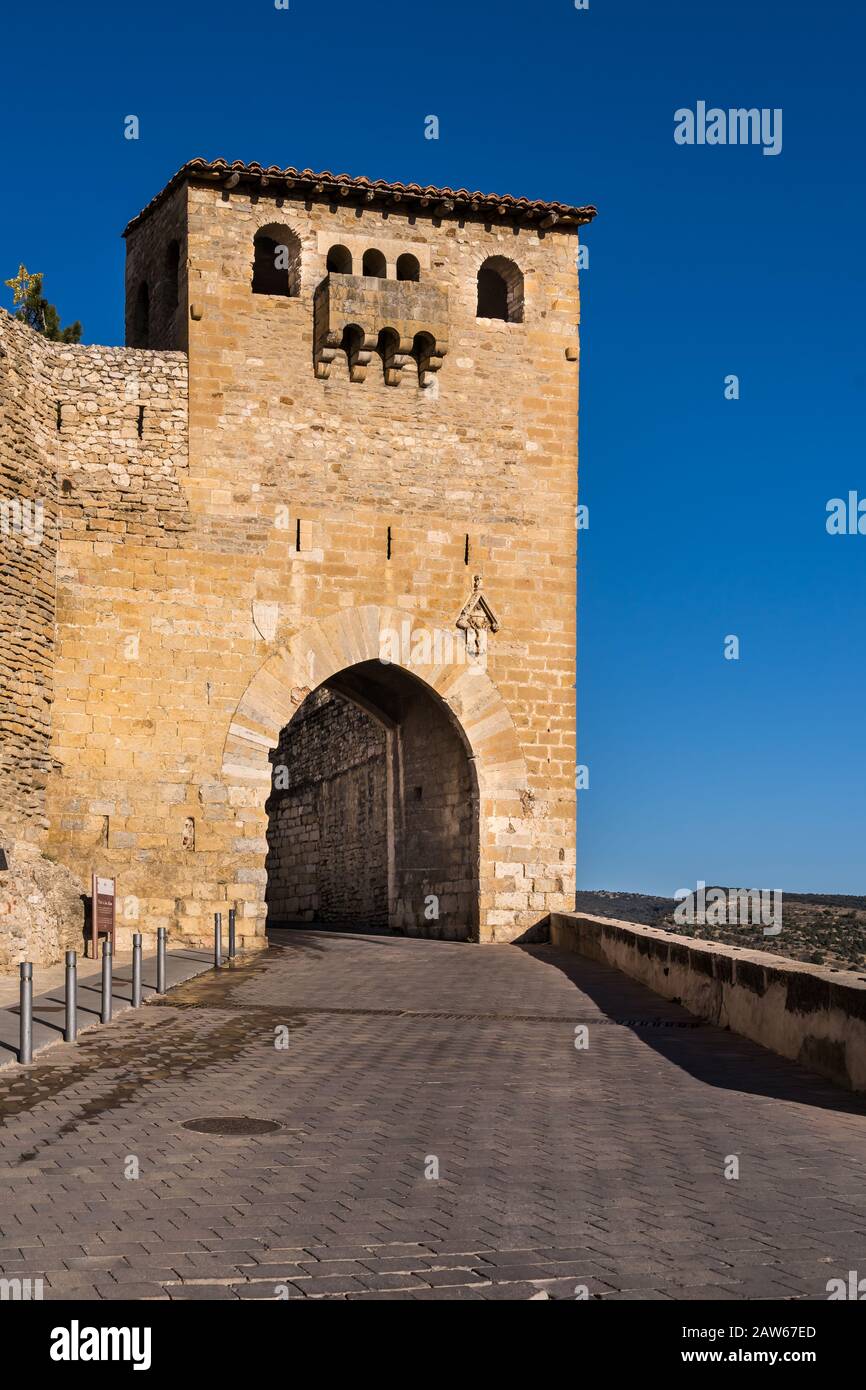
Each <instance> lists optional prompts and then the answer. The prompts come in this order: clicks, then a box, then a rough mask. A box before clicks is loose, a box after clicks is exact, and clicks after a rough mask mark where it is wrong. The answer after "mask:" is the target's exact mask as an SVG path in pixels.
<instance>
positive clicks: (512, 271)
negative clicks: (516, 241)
mask: <svg viewBox="0 0 866 1390" xmlns="http://www.w3.org/2000/svg"><path fill="white" fill-rule="evenodd" d="M476 317H477V318H479V319H504V320H505V322H506V323H522V322H523V274H522V272H521V270H520V267H519V266H516V265H515V264H514V261H509V260H508V259H507V257H505V256H490V257H488V259H487V260H486V261H485V262H484V264H483V265H482V267H481V269H480V270H479V272H478V308H477V310H476Z"/></svg>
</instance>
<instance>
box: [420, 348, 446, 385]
mask: <svg viewBox="0 0 866 1390" xmlns="http://www.w3.org/2000/svg"><path fill="white" fill-rule="evenodd" d="M447 351H448V343H447V341H437V340H436V339H433V340H432V341H431V342H430V343H429V344H428V345H427V347H426V348H423V349H422V350H421V351H420V352H419V354H418V385H419V386H430V385H432V383H433V378H434V376H435V375H436V373H437V372H439V371H441V370H442V359H443V357H444V356H445V354H446V352H447Z"/></svg>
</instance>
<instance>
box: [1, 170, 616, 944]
mask: <svg viewBox="0 0 866 1390" xmlns="http://www.w3.org/2000/svg"><path fill="white" fill-rule="evenodd" d="M594 211H595V210H594V209H593V208H588V207H569V206H566V205H562V204H558V203H542V202H531V201H527V200H526V199H524V198H520V199H516V198H512V197H497V196H487V195H482V194H478V193H468V192H466V190H459V191H456V192H455V191H453V190H450V189H434V188H421V187H418V186H416V185H402V184H388V183H383V182H370V181H369V180H367V179H356V178H349V177H345V176H337V177H335V176H332V175H331V174H315V173H312V172H311V171H309V170H304V171H298V170H295V169H277V168H267V169H265V168H262V167H260V166H259V165H256V164H252V165H245V164H240V163H235V164H227V163H225V162H224V161H217V162H215V163H209V162H206V161H204V160H202V159H196V160H193V161H192V162H191V163H189V164H187V165H185V166H184V167H183V168H182V169H181V170H180V171H179V173H178V174H176V175H175V177H174V178H173V179H172V180H171V181H170V182H169V183H168V185H167V186H166V187H165V188H164V189H163V190H162V192H161V193H159V194H158V195H157V197H156V198H154V199H153V201H152V202H151V203H150V204H149V205H148V206H147V207H146V208H145V209H144V211H143V212H141V213H140V214H139V215H138V216H137V217H136V218H135V219H134V220H133V221H132V222H131V223H130V225H129V227H128V228H127V229H126V233H125V236H126V241H127V284H126V302H127V342H128V344H129V346H128V347H127V348H126V349H101V348H70V347H60V346H55V345H44V344H39V345H38V352H39V353H41V357H40V359H39V363H38V373H37V375H38V377H39V381H38V382H37V383H36V386H35V387H34V390H35V392H36V395H37V396H38V399H39V401H40V402H41V403H42V404H41V406H40V409H42V411H43V415H44V417H45V418H44V430H43V435H44V439H43V443H42V446H41V455H40V456H41V457H42V458H43V460H45V459H48V460H49V462H50V466H51V469H52V470H53V475H54V478H55V480H56V494H55V497H54V499H53V503H52V506H53V509H54V510H53V513H52V514H53V515H54V516H55V519H56V556H55V558H54V560H53V562H52V563H55V564H56V575H57V611H56V615H55V622H54V628H53V633H52V634H51V635H50V637H46V641H47V642H48V643H49V646H50V660H47V665H49V666H50V673H51V680H52V682H53V687H52V691H51V697H50V698H51V715H50V734H48V735H47V736H46V737H47V738H48V745H47V749H46V756H45V759H44V766H45V775H44V782H45V791H44V798H45V800H44V815H43V816H42V818H41V819H38V818H37V819H38V829H37V830H36V831H34V833H33V835H31V838H34V839H38V840H39V842H40V843H41V844H42V845H43V846H46V847H47V848H48V850H49V853H50V854H51V855H52V857H54V858H55V859H59V860H60V861H62V862H63V863H65V864H67V865H68V866H69V868H70V869H71V870H72V871H73V873H75V874H76V875H77V876H79V877H80V880H81V882H82V886H85V884H86V877H87V875H89V873H90V871H91V870H98V871H100V872H106V873H107V872H110V873H114V874H115V875H116V876H117V878H118V881H119V884H120V892H121V900H122V901H123V902H124V903H126V902H128V903H129V904H130V905H131V906H130V907H129V909H128V911H127V910H126V909H124V911H125V915H124V917H123V918H122V921H121V926H122V927H124V926H125V927H127V928H128V929H129V930H132V929H138V930H144V931H145V933H150V932H152V931H153V930H155V928H156V926H159V925H165V926H168V927H169V928H170V930H171V931H172V932H173V933H174V934H175V936H177V935H179V934H180V935H184V936H186V937H188V938H189V939H191V940H195V939H197V940H202V941H204V940H206V939H207V937H208V933H209V930H210V921H211V917H210V914H211V913H212V912H213V911H215V910H220V909H222V910H225V909H226V907H227V906H228V905H230V904H231V903H233V902H237V903H238V904H239V906H240V907H241V914H242V915H241V917H240V921H241V924H242V937H243V941H244V944H245V945H246V946H253V945H255V944H258V943H260V942H263V933H264V922H265V915H266V910H267V906H268V905H270V911H271V918H272V920H274V919H276V920H298V919H301V920H314V921H315V920H323V921H329V920H330V921H342V922H344V923H349V922H354V923H355V924H358V925H365V924H367V925H370V924H383V923H389V924H390V925H391V926H393V927H396V928H399V929H403V930H406V931H409V932H417V933H423V934H428V935H441V936H445V937H450V938H460V937H470V938H475V939H479V940H482V941H509V940H516V939H519V938H521V937H524V936H526V935H527V934H531V933H533V932H534V931H536V930H537V929H538V928H539V926H540V925H542V924H543V923H544V920H545V918H546V915H547V913H548V912H549V911H551V910H552V909H567V908H568V907H569V906H571V905H572V898H573V891H574V855H575V729H574V718H575V692H574V682H575V612H576V606H575V539H576V532H575V527H576V520H575V518H576V500H577V497H576V489H577V401H578V320H579V299H578V276H577V269H576V262H577V237H578V229H579V227H580V226H581V225H583V224H585V223H587V222H588V221H589V220H590V219H591V217H592V216H593V215H594ZM4 332H5V333H6V335H7V337H10V338H14V340H15V355H17V356H22V355H23V356H26V355H27V354H28V353H29V354H32V353H35V352H36V351H37V345H34V344H30V343H23V346H22V343H21V339H22V335H23V334H24V333H25V332H26V330H23V329H19V328H18V326H17V325H16V326H14V332H13V326H12V325H9V322H8V320H7V321H6V327H5V328H4ZM29 336H31V337H32V335H29ZM187 374H188V377H187Z"/></svg>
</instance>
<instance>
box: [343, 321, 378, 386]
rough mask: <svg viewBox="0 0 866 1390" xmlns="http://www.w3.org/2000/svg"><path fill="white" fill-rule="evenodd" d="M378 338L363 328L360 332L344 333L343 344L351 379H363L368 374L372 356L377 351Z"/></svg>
mask: <svg viewBox="0 0 866 1390" xmlns="http://www.w3.org/2000/svg"><path fill="white" fill-rule="evenodd" d="M377 342H378V339H377V338H375V337H374V336H373V335H372V334H370V333H365V332H364V331H363V330H361V332H359V333H355V334H349V333H348V330H347V332H346V333H344V334H343V346H344V348H345V352H346V358H347V361H348V363H349V380H350V381H363V380H364V379H365V377H366V375H367V368H368V367H369V365H370V358H371V357H372V356H373V353H374V352H375V351H376V345H377Z"/></svg>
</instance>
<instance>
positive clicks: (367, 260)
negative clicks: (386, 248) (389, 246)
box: [363, 248, 388, 280]
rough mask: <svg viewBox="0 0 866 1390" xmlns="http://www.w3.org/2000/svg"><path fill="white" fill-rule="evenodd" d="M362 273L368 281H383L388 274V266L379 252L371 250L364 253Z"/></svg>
mask: <svg viewBox="0 0 866 1390" xmlns="http://www.w3.org/2000/svg"><path fill="white" fill-rule="evenodd" d="M363 272H364V274H365V275H366V276H368V277H369V278H370V279H374V280H384V279H385V277H386V276H387V274H388V264H387V262H386V260H385V257H384V255H383V254H382V252H381V251H377V250H375V249H374V248H371V249H370V250H369V251H365V252H364V263H363Z"/></svg>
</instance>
